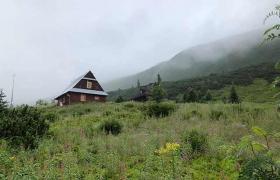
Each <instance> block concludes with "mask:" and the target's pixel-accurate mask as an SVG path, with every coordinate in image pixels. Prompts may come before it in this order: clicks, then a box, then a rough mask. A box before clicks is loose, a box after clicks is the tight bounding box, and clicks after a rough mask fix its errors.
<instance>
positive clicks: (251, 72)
mask: <svg viewBox="0 0 280 180" xmlns="http://www.w3.org/2000/svg"><path fill="white" fill-rule="evenodd" d="M273 49H274V48H273ZM276 51H277V52H278V49H277V47H276V48H275V52H276ZM271 56H272V55H271ZM271 56H270V57H271ZM274 56H275V57H279V56H278V55H274ZM277 60H278V58H275V60H273V62H267V63H261V64H259V65H252V66H248V67H244V68H241V69H238V70H235V71H231V72H225V73H219V74H211V75H208V76H204V77H200V78H191V79H186V80H181V81H173V82H162V83H161V86H162V87H163V89H164V90H165V91H166V98H168V99H170V100H177V99H178V94H182V95H184V94H185V96H186V97H187V95H188V93H187V92H186V88H187V87H192V89H194V90H195V91H196V92H199V91H201V92H202V93H203V94H206V93H207V91H209V92H210V93H211V95H212V100H213V101H216V100H221V99H222V96H221V94H222V95H223V96H226V97H228V94H226V93H225V94H224V92H225V91H227V89H228V87H230V86H231V85H232V83H234V85H235V88H236V90H238V94H239V96H240V97H242V100H245V99H247V97H248V99H249V100H250V102H272V101H275V98H273V95H274V94H276V93H277V91H276V90H274V89H273V88H272V87H271V85H270V83H271V82H273V81H274V79H275V78H276V77H277V76H279V75H280V72H278V71H277V70H276V69H274V65H275V62H276V61H277ZM254 61H255V59H254ZM258 78H261V79H262V81H263V82H265V83H262V84H260V83H257V84H255V82H256V81H259V79H258ZM253 86H256V87H253ZM240 87H241V88H242V89H244V90H243V91H240V90H239V89H240ZM262 88H263V89H262ZM138 91H139V90H138V89H137V88H130V89H124V90H120V91H113V92H109V97H108V98H109V100H112V101H115V100H116V99H117V98H118V97H119V95H121V96H122V97H123V98H124V99H131V98H132V97H133V96H134V95H135V94H137V93H138ZM248 92H250V93H248ZM271 94H272V95H271ZM181 98H182V97H181ZM259 99H260V100H259ZM181 100H183V99H180V100H179V101H181ZM198 101H202V102H203V101H204V100H198Z"/></svg>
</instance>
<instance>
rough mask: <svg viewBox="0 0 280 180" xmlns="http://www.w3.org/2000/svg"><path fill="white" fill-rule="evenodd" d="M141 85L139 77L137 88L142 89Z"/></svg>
mask: <svg viewBox="0 0 280 180" xmlns="http://www.w3.org/2000/svg"><path fill="white" fill-rule="evenodd" d="M140 87H141V84H140V81H139V79H138V80H137V88H138V89H140Z"/></svg>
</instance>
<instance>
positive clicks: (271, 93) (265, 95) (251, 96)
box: [211, 79, 279, 104]
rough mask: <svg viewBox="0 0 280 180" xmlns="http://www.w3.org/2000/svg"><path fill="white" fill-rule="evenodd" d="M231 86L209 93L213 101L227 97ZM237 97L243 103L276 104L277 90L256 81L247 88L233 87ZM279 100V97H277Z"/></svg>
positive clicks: (262, 81)
mask: <svg viewBox="0 0 280 180" xmlns="http://www.w3.org/2000/svg"><path fill="white" fill-rule="evenodd" d="M230 87H231V86H227V87H225V88H223V89H221V90H216V91H215V90H213V91H211V94H212V96H213V97H214V99H215V100H221V99H223V97H228V94H229V91H230ZM235 88H236V91H237V92H238V95H239V96H240V98H241V99H242V101H245V102H256V103H267V102H270V103H274V104H275V103H276V102H278V101H277V99H276V97H278V96H276V95H277V94H278V93H279V89H277V88H274V87H272V85H271V83H269V82H268V81H266V80H264V79H256V80H254V82H253V84H250V85H248V86H235ZM278 98H279V97H278Z"/></svg>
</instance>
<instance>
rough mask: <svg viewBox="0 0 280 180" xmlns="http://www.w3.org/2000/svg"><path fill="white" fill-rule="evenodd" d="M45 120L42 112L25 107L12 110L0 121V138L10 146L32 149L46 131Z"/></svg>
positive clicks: (46, 124) (47, 126) (46, 123)
mask: <svg viewBox="0 0 280 180" xmlns="http://www.w3.org/2000/svg"><path fill="white" fill-rule="evenodd" d="M47 120H48V119H47V118H46V116H44V115H43V114H42V112H40V111H39V110H38V109H36V108H33V107H29V106H27V105H26V106H21V107H18V108H15V109H12V110H10V111H9V112H8V113H7V115H5V116H4V117H2V118H1V119H0V137H1V138H4V139H6V140H7V141H8V142H9V143H10V144H11V145H12V146H17V147H18V146H21V145H23V147H24V148H25V149H27V148H30V149H33V148H35V147H37V145H38V140H39V139H40V138H42V137H43V136H44V135H45V134H46V132H47V131H48V128H49V125H48V122H47Z"/></svg>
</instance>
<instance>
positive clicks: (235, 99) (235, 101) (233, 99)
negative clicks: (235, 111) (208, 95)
mask: <svg viewBox="0 0 280 180" xmlns="http://www.w3.org/2000/svg"><path fill="white" fill-rule="evenodd" d="M228 101H229V102H230V103H232V104H239V103H240V99H239V97H238V94H237V92H236V90H235V87H234V86H232V87H231V90H230V95H229V98H228Z"/></svg>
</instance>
